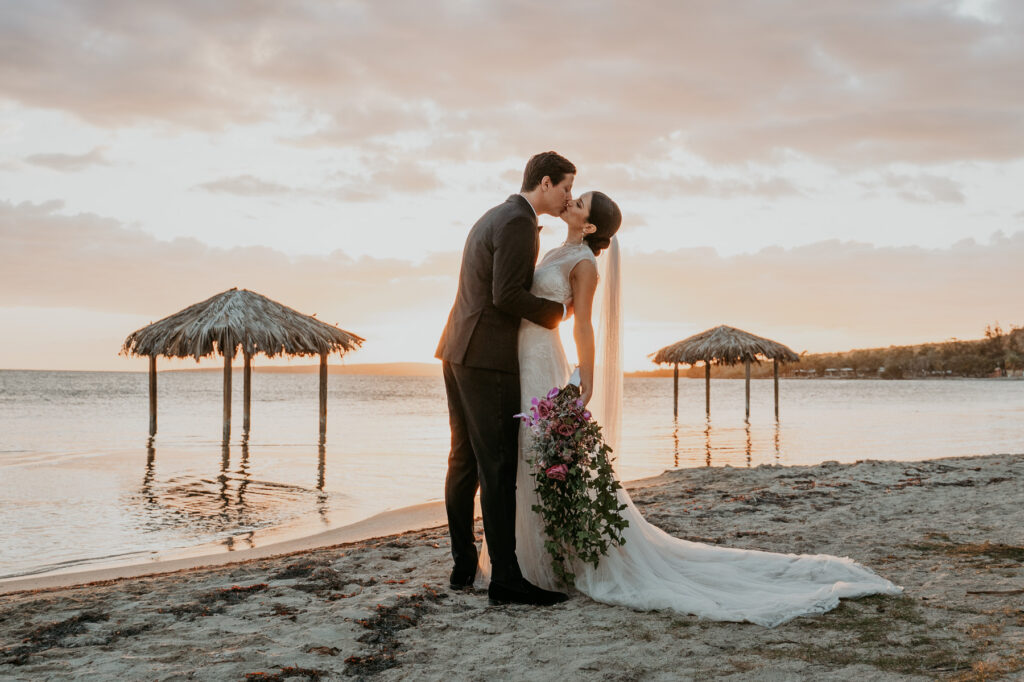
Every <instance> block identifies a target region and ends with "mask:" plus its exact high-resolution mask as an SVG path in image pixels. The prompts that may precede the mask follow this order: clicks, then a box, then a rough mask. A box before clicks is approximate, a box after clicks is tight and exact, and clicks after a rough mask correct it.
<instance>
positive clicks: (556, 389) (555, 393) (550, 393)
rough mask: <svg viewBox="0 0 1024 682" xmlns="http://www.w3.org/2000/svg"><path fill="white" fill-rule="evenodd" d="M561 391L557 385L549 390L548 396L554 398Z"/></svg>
mask: <svg viewBox="0 0 1024 682" xmlns="http://www.w3.org/2000/svg"><path fill="white" fill-rule="evenodd" d="M559 393H561V391H559V390H558V387H557V386H555V387H554V388H553V389H551V390H550V391H548V398H554V397H555V396H557V395H558V394H559Z"/></svg>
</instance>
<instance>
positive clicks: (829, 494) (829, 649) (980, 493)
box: [0, 455, 1024, 680]
mask: <svg viewBox="0 0 1024 682" xmlns="http://www.w3.org/2000/svg"><path fill="white" fill-rule="evenodd" d="M1022 482H1024V455H992V456H986V457H969V458H955V459H942V460H929V461H923V462H880V461H870V460H869V461H862V462H858V463H856V464H850V465H840V464H837V463H828V462H826V463H824V464H820V465H817V466H809V467H778V466H762V467H757V468H754V469H733V468H729V467H725V468H706V469H689V470H678V471H673V472H668V473H665V474H663V475H661V476H658V477H656V478H652V479H645V480H644V481H639V482H635V483H633V484H630V485H629V486H628V487H629V488H630V491H631V494H632V495H633V499H634V501H635V502H636V503H637V506H638V507H639V508H640V509H641V510H642V511H643V512H644V513H645V515H646V516H647V518H648V519H649V520H651V521H652V522H653V523H656V524H657V525H659V526H661V527H662V528H664V529H665V530H666V531H668V532H669V533H671V534H673V535H676V536H679V537H683V538H686V539H689V540H696V541H701V542H709V543H716V544H722V545H727V546H732V547H742V548H750V549H763V550H770V551H779V552H801V553H803V552H807V553H828V554H836V555H841V556H849V557H852V558H854V559H856V560H857V561H859V562H861V563H863V564H865V565H867V566H869V567H871V568H873V569H874V570H876V571H877V572H878V573H880V574H881V575H883V576H885V577H887V578H889V579H891V580H893V581H894V582H896V583H897V584H900V585H902V586H903V587H904V588H905V592H904V594H903V595H901V596H898V597H867V598H864V599H859V600H844V601H843V603H842V604H841V605H840V607H839V608H837V609H836V610H834V611H832V612H830V613H827V614H823V615H820V616H813V617H806V618H799V619H796V620H794V621H792V622H790V623H787V624H785V625H782V626H779V627H777V628H774V629H767V628H763V627H759V626H756V625H751V624H745V623H717V622H709V621H703V620H700V619H697V618H695V617H692V616H688V615H684V614H676V613H671V612H654V613H645V612H635V611H632V610H629V609H624V608H619V607H612V606H606V605H603V604H599V603H595V602H593V601H591V600H589V599H587V598H586V597H583V596H581V595H575V596H574V597H573V599H571V600H570V601H569V602H568V603H567V604H563V605H559V606H555V607H551V608H533V607H524V606H501V607H491V606H489V605H488V603H487V598H486V594H485V593H483V592H469V593H462V592H452V591H450V590H449V589H448V587H447V574H448V568H449V563H450V560H449V555H448V542H447V531H446V528H445V527H444V526H443V525H435V526H434V527H432V528H426V529H424V530H417V531H407V532H401V533H395V534H391V535H386V536H384V537H375V538H371V539H358V540H356V541H349V540H352V538H353V537H357V536H350V537H349V538H348V539H345V538H344V537H342V536H335V537H334V538H333V541H332V539H331V538H319V540H318V542H320V543H324V542H326V543H330V544H331V546H325V547H321V548H317V549H310V548H309V547H310V546H311V545H309V544H307V545H304V546H293V547H291V548H289V547H287V546H284V547H277V548H276V550H275V552H276V551H278V550H280V551H282V552H289V553H287V554H282V555H280V556H273V557H267V556H259V557H256V556H253V557H249V558H248V559H247V560H245V561H242V562H240V563H234V564H230V565H226V566H212V567H205V568H203V567H192V568H186V569H183V570H177V571H176V572H173V573H163V574H159V575H149V576H143V577H122V576H123V575H124V573H122V574H121V575H120V576H119V575H118V574H110V573H107V574H104V573H100V574H94V575H92V576H90V579H93V580H97V581H98V582H92V583H90V584H85V585H77V586H70V587H66V586H65V587H57V586H52V585H53V584H51V586H47V585H46V583H40V582H37V583H25V582H22V583H21V584H20V585H15V586H12V585H11V584H10V582H8V583H7V584H5V585H4V586H2V587H0V590H10V589H14V588H15V587H20V588H21V591H16V592H8V593H7V594H3V595H0V678H3V679H14V680H22V679H24V680H38V679H114V678H121V679H152V680H172V679H200V680H245V679H260V680H268V679H287V678H295V679H350V678H355V679H361V678H364V679H380V680H398V679H414V680H415V679H424V680H433V679H469V680H476V679H480V680H483V679H513V680H594V679H597V680H648V679H650V680H676V679H735V680H785V679H822V678H828V679H849V680H853V679H856V680H887V679H893V680H896V679H901V680H902V679H937V678H939V679H942V678H948V679H960V680H974V679H977V680H982V679H999V678H1006V679H1013V678H1019V677H1020V676H1024V486H1022ZM427 507H429V505H427ZM420 511H421V512H422V511H424V510H422V509H421V510H420ZM436 512H437V510H436V509H435V510H434V511H433V512H430V513H436ZM422 518H424V519H425V522H426V521H429V519H428V518H427V517H422ZM441 518H442V520H443V516H442V517H441ZM378 521H379V520H378ZM395 521H396V519H395V518H393V517H391V518H390V519H389V520H388V523H391V522H395ZM435 521H436V519H435ZM406 527H407V528H408V526H406ZM379 528H380V529H381V530H380V531H379V533H380V534H381V535H384V534H385V533H390V532H391V529H390V528H389V527H388V526H387V525H386V523H383V524H381V525H380V526H379ZM362 532H364V533H373V532H374V531H373V530H372V528H370V527H365V528H363V529H362ZM362 537H364V538H365V537H366V536H365V535H364V536H362ZM305 542H307V543H308V542H309V539H306V540H305ZM313 544H316V543H313ZM269 550H270V548H269V547H268V548H263V549H262V551H269ZM231 558H243V559H245V558H246V557H243V556H241V555H238V556H235V557H231ZM193 562H194V560H193ZM146 568H148V570H149V571H153V570H156V568H160V569H168V568H182V567H181V566H177V567H175V566H166V565H161V566H160V567H154V566H152V565H150V566H148V567H146ZM121 570H122V571H123V570H124V569H121ZM136 570H142V569H136ZM63 579H64V580H67V578H66V577H64V578H63ZM34 580H36V581H39V580H44V579H42V578H36V579H34Z"/></svg>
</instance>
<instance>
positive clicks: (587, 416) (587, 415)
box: [583, 410, 593, 419]
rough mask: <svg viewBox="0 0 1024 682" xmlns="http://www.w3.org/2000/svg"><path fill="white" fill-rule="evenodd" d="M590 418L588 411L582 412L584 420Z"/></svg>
mask: <svg viewBox="0 0 1024 682" xmlns="http://www.w3.org/2000/svg"><path fill="white" fill-rule="evenodd" d="M592 416H593V415H591V414H590V410H584V411H583V418H584V419H590V418H591V417H592Z"/></svg>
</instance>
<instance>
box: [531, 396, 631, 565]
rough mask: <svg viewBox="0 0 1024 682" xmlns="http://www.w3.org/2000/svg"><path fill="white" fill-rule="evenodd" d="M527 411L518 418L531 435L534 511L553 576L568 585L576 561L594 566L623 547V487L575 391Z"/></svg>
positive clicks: (605, 445)
mask: <svg viewBox="0 0 1024 682" xmlns="http://www.w3.org/2000/svg"><path fill="white" fill-rule="evenodd" d="M531 412H532V413H533V414H532V416H527V415H523V418H524V420H525V421H527V422H528V423H529V425H530V428H531V431H532V432H533V434H534V438H533V439H532V442H531V447H532V450H533V454H534V457H533V459H532V463H533V472H532V473H533V476H534V479H535V480H536V482H537V488H536V489H537V494H538V496H539V498H540V504H536V505H534V506H533V511H534V512H536V513H537V514H539V515H540V517H541V519H542V521H543V524H544V533H545V534H546V535H547V538H548V539H547V541H546V542H545V543H544V546H545V548H546V549H547V551H548V554H550V555H551V565H552V568H553V569H554V572H555V576H556V577H557V578H558V580H560V581H561V582H562V583H563V584H566V585H572V584H573V583H574V581H575V577H576V574H575V571H574V570H573V566H574V564H575V563H576V562H586V563H590V564H592V565H594V566H595V567H596V566H597V565H598V564H599V563H600V561H601V557H602V556H604V555H605V554H607V553H608V550H609V548H610V547H612V546H613V545H621V544H624V543H625V539H624V538H623V537H622V531H623V530H625V528H626V527H627V526H628V525H629V522H628V521H626V520H625V519H624V518H622V514H621V512H622V510H623V509H625V508H626V505H625V504H623V503H621V502H620V501H619V496H618V491H619V490H621V489H622V484H621V483H619V481H618V480H617V479H616V478H615V472H614V471H613V469H612V457H611V454H612V450H611V448H610V447H608V445H607V444H606V443H605V442H604V440H603V437H602V435H601V427H600V425H599V424H597V423H596V422H595V421H593V420H592V419H591V418H590V413H589V412H587V411H585V410H584V409H583V404H582V401H579V389H577V388H576V387H575V386H567V387H566V388H564V389H562V390H561V391H560V392H558V393H557V395H556V394H555V391H552V393H551V394H549V395H548V397H547V398H545V399H542V400H539V401H538V404H537V405H535V406H534V408H533V409H532V410H531ZM560 427H561V428H560ZM570 428H571V432H570ZM552 469H554V470H555V472H554V475H552Z"/></svg>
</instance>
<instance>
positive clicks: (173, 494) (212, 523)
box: [125, 438, 330, 551]
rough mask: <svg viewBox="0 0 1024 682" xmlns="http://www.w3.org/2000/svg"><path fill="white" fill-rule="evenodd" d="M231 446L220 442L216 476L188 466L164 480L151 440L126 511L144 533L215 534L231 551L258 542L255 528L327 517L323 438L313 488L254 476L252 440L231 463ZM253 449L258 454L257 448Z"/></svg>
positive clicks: (242, 445) (201, 536)
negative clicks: (311, 514) (312, 516)
mask: <svg viewBox="0 0 1024 682" xmlns="http://www.w3.org/2000/svg"><path fill="white" fill-rule="evenodd" d="M232 450H233V448H232V446H231V444H230V443H222V444H221V448H220V465H219V467H217V469H216V471H217V473H216V475H215V476H210V475H209V474H205V473H204V472H203V471H201V470H199V471H196V470H192V471H189V470H185V471H182V472H178V473H176V475H173V476H169V477H167V478H164V479H161V478H160V476H159V475H158V471H157V456H156V444H155V441H154V439H153V438H150V439H148V440H147V442H146V464H145V468H144V471H143V476H142V485H141V486H140V487H139V488H138V490H137V492H136V493H134V494H130V495H129V496H128V499H126V500H125V511H126V513H127V515H128V516H129V517H132V518H134V521H135V525H136V527H137V528H138V529H139V530H141V531H143V532H144V533H163V532H166V531H174V532H175V533H176V534H181V533H184V534H185V536H186V537H191V538H198V539H201V540H202V541H208V540H209V539H210V538H211V537H212V538H213V539H215V540H216V541H217V542H219V543H220V544H222V545H224V547H226V548H227V549H228V550H229V551H231V550H234V549H242V548H246V547H254V546H255V539H254V533H255V531H257V530H259V529H261V528H267V527H271V526H279V525H281V524H282V523H284V522H286V521H289V520H292V519H296V518H301V517H302V516H303V515H304V514H308V513H309V511H311V510H315V511H316V514H317V515H318V516H319V517H320V519H322V520H323V521H324V522H325V523H327V522H328V512H329V509H330V495H329V493H328V492H327V491H326V490H325V481H326V476H327V474H326V468H327V449H326V444H325V443H324V442H321V443H320V444H319V445H318V448H317V466H316V475H315V486H309V487H307V486H304V485H295V484H290V483H284V482H277V481H268V480H260V479H259V478H255V479H254V478H253V475H252V468H253V467H252V460H251V459H250V447H249V443H248V440H247V439H243V440H242V441H241V443H240V445H239V446H238V451H239V460H238V462H237V467H232V455H233V454H234V453H233V452H232ZM172 454H173V453H172ZM252 454H253V456H254V457H256V458H257V459H258V453H252ZM268 454H271V453H268ZM311 483H312V482H311ZM311 508H312V509H311ZM304 510H305V511H304Z"/></svg>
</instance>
